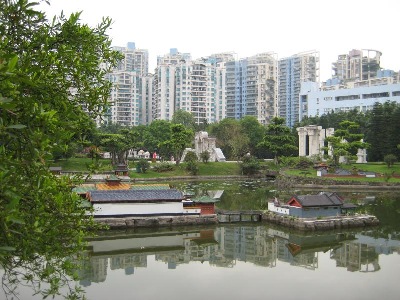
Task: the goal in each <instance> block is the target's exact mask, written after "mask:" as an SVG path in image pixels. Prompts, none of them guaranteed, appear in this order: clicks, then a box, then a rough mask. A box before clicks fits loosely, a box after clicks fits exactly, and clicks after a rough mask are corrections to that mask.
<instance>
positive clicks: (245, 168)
mask: <svg viewBox="0 0 400 300" xmlns="http://www.w3.org/2000/svg"><path fill="white" fill-rule="evenodd" d="M240 170H241V173H242V174H243V175H254V174H257V173H258V171H259V170H260V163H259V161H258V160H257V159H256V158H255V157H254V156H251V155H245V156H244V157H243V158H242V163H241V164H240Z"/></svg>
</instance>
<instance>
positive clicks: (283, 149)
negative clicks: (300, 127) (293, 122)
mask: <svg viewBox="0 0 400 300" xmlns="http://www.w3.org/2000/svg"><path fill="white" fill-rule="evenodd" d="M284 123H285V119H283V118H279V117H275V118H273V119H272V120H271V124H269V125H268V126H267V128H266V133H265V135H264V138H263V141H262V142H261V143H260V144H259V146H260V147H264V149H266V150H267V151H268V152H270V153H271V154H272V155H273V157H274V160H275V163H279V156H282V155H292V154H294V152H295V151H296V150H297V149H298V148H297V146H296V145H295V141H296V139H295V137H294V135H293V134H291V131H290V128H289V127H287V126H285V125H284Z"/></svg>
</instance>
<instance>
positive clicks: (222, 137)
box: [210, 118, 249, 160]
mask: <svg viewBox="0 0 400 300" xmlns="http://www.w3.org/2000/svg"><path fill="white" fill-rule="evenodd" d="M210 130H211V135H213V136H215V137H216V138H217V142H216V144H217V146H218V147H219V148H221V149H222V152H223V153H224V155H225V156H226V157H227V158H229V159H236V160H239V158H240V157H242V156H243V155H244V154H245V153H246V152H248V151H249V137H248V136H247V135H246V134H244V132H243V129H242V127H241V126H240V123H239V121H238V120H235V119H228V118H226V119H223V120H222V121H221V122H219V123H217V124H213V125H212V126H210Z"/></svg>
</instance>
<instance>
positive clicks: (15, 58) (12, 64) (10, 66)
mask: <svg viewBox="0 0 400 300" xmlns="http://www.w3.org/2000/svg"><path fill="white" fill-rule="evenodd" d="M17 62H18V56H16V55H15V56H13V57H12V58H11V59H10V61H9V62H8V70H9V71H12V70H14V68H15V66H16V64H17Z"/></svg>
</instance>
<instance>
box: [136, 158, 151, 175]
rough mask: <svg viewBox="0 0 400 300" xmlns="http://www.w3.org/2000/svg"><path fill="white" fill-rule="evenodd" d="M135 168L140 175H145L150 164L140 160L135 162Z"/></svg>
mask: <svg viewBox="0 0 400 300" xmlns="http://www.w3.org/2000/svg"><path fill="white" fill-rule="evenodd" d="M137 168H138V170H140V171H141V172H142V173H146V171H147V170H148V169H149V168H150V163H149V162H148V160H146V159H144V158H141V159H139V161H138V162H137Z"/></svg>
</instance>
